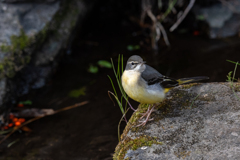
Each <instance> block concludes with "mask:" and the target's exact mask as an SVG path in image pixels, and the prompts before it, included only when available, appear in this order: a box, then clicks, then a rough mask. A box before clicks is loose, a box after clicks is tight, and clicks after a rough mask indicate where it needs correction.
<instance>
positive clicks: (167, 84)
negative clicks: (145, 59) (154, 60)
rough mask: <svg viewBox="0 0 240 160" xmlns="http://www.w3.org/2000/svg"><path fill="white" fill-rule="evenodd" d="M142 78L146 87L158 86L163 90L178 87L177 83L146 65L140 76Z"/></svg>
mask: <svg viewBox="0 0 240 160" xmlns="http://www.w3.org/2000/svg"><path fill="white" fill-rule="evenodd" d="M141 76H142V78H143V79H144V80H145V81H146V82H147V83H148V85H153V84H159V85H161V86H162V87H163V88H172V87H175V86H178V84H179V83H178V81H177V80H175V79H173V78H169V77H166V76H163V75H162V74H161V73H159V72H158V71H157V70H156V69H154V68H152V67H150V66H148V65H146V69H145V70H144V71H143V72H142V74H141Z"/></svg>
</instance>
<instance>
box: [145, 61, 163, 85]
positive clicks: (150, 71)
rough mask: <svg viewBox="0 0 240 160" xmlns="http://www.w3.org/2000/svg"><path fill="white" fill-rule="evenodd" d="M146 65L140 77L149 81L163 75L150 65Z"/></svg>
mask: <svg viewBox="0 0 240 160" xmlns="http://www.w3.org/2000/svg"><path fill="white" fill-rule="evenodd" d="M145 65H146V69H145V70H144V71H143V72H142V74H141V76H142V78H143V79H144V80H145V81H147V82H149V81H150V80H154V79H158V78H162V77H163V75H162V74H161V73H159V72H158V71H157V70H156V69H154V68H152V67H151V66H149V65H147V64H145Z"/></svg>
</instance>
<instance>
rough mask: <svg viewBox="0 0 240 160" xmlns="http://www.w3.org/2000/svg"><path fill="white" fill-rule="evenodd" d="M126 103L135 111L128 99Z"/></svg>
mask: <svg viewBox="0 0 240 160" xmlns="http://www.w3.org/2000/svg"><path fill="white" fill-rule="evenodd" d="M127 103H128V105H129V106H130V108H131V109H132V110H133V111H134V112H135V111H136V109H134V108H133V107H132V105H131V104H130V103H129V101H127Z"/></svg>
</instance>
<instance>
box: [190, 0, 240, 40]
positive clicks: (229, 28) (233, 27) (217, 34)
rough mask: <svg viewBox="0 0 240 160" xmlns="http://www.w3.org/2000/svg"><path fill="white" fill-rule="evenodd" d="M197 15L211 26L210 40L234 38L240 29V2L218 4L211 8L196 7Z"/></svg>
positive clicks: (237, 0) (238, 0)
mask: <svg viewBox="0 0 240 160" xmlns="http://www.w3.org/2000/svg"><path fill="white" fill-rule="evenodd" d="M193 11H194V13H195V15H196V16H197V17H198V18H199V17H201V19H202V20H205V21H206V22H207V23H208V25H209V33H208V35H209V37H210V38H224V37H229V36H234V35H236V34H238V33H239V29H240V0H236V1H226V3H225V4H221V3H217V4H214V5H212V6H209V7H200V6H197V5H196V6H195V7H194V8H193Z"/></svg>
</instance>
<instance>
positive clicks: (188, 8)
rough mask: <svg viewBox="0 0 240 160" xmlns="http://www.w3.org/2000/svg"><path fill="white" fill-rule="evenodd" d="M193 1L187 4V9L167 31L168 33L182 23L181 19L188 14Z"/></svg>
mask: <svg viewBox="0 0 240 160" xmlns="http://www.w3.org/2000/svg"><path fill="white" fill-rule="evenodd" d="M194 3H195V0H191V1H190V3H189V4H188V6H187V8H186V9H185V11H184V12H183V14H182V16H181V17H179V19H178V20H177V22H176V23H175V24H174V25H173V26H172V27H171V28H170V29H169V30H170V32H172V31H174V30H175V29H176V28H177V27H178V25H179V24H180V23H181V22H182V21H183V19H184V18H185V17H186V15H187V14H188V12H189V11H190V10H191V8H192V6H193V5H194Z"/></svg>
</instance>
